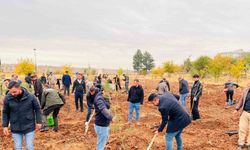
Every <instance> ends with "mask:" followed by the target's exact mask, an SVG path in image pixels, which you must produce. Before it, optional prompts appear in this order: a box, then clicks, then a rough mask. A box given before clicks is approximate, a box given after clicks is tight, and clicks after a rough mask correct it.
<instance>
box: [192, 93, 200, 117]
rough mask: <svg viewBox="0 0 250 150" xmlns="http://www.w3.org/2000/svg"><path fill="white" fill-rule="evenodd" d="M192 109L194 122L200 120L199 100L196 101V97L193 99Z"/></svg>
mask: <svg viewBox="0 0 250 150" xmlns="http://www.w3.org/2000/svg"><path fill="white" fill-rule="evenodd" d="M191 109H192V110H191V111H192V117H193V120H197V119H200V118H201V117H200V113H199V98H197V100H196V101H194V97H191Z"/></svg>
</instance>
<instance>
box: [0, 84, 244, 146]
mask: <svg viewBox="0 0 250 150" xmlns="http://www.w3.org/2000/svg"><path fill="white" fill-rule="evenodd" d="M144 83H146V85H145V86H144V87H145V91H146V92H145V93H146V94H145V100H146V97H147V96H148V94H149V92H151V91H152V89H154V87H155V85H156V83H155V82H153V81H151V80H147V81H146V82H144ZM171 85H172V86H173V88H172V89H173V90H174V91H175V92H176V91H177V89H178V88H177V86H178V83H172V84H171ZM222 88H223V86H215V85H205V86H204V91H205V92H204V94H203V97H202V99H201V105H200V106H201V107H200V111H201V116H202V120H201V121H200V122H195V123H192V124H191V125H190V126H189V127H188V128H187V129H185V131H184V134H183V139H184V150H234V149H235V148H236V144H237V136H232V137H229V136H228V135H225V134H224V132H225V131H226V130H236V129H238V119H237V118H236V119H235V117H233V115H232V111H233V108H229V109H227V110H226V109H224V104H225V102H224V101H225V95H224V93H223V92H222ZM236 93H237V94H236V96H235V98H236V99H239V97H240V96H239V94H240V93H241V90H237V92H236ZM126 100H127V96H126V95H125V94H118V96H117V98H115V97H114V98H113V100H112V106H111V107H112V110H111V111H112V112H114V113H115V114H116V116H115V119H114V121H113V122H112V124H111V134H110V138H109V143H108V144H107V149H108V150H142V149H146V147H147V145H148V143H149V142H150V139H151V138H152V137H153V136H154V134H153V133H152V131H151V129H150V128H151V127H152V126H154V125H157V124H159V123H160V121H161V117H160V115H159V112H158V110H157V109H156V108H155V107H153V106H151V105H148V104H147V103H145V104H144V105H143V106H142V109H141V122H142V125H140V126H136V125H134V124H132V125H130V126H129V125H125V123H126V122H127V113H128V103H127V101H126ZM188 106H189V105H188ZM74 110H75V109H74V100H73V96H71V97H70V99H68V100H67V104H66V106H65V107H63V108H62V110H61V113H60V114H59V127H60V131H59V132H58V133H54V132H53V131H49V132H46V133H39V132H37V133H36V139H35V148H36V150H78V149H81V150H94V149H95V143H96V136H95V132H94V129H93V121H92V122H91V125H90V128H89V132H88V135H87V136H86V137H84V123H85V115H86V109H85V110H84V113H79V112H75V111H74ZM12 146H13V144H12V139H11V138H10V137H4V136H3V133H2V129H1V130H0V147H1V148H2V149H4V150H8V149H12ZM152 149H154V150H163V149H165V138H164V134H162V135H160V136H158V137H157V138H156V141H155V143H154V145H153V147H152Z"/></svg>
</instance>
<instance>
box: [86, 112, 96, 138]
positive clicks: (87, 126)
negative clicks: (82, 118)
mask: <svg viewBox="0 0 250 150" xmlns="http://www.w3.org/2000/svg"><path fill="white" fill-rule="evenodd" d="M94 115H95V112H93V114H92V115H91V116H90V118H89V121H88V122H87V124H86V126H85V132H84V135H87V133H88V130H89V123H90V121H91V119H92V118H93V116H94Z"/></svg>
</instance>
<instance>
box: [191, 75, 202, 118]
mask: <svg viewBox="0 0 250 150" xmlns="http://www.w3.org/2000/svg"><path fill="white" fill-rule="evenodd" d="M193 78H194V84H193V86H192V89H191V102H190V105H191V111H192V119H193V120H199V119H200V118H201V117H200V113H199V101H200V97H201V96H202V88H203V87H202V84H201V82H200V76H199V75H198V74H195V75H194V76H193Z"/></svg>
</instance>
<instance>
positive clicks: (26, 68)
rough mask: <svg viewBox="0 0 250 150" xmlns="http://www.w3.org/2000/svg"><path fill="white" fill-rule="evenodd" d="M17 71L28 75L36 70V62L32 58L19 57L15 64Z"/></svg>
mask: <svg viewBox="0 0 250 150" xmlns="http://www.w3.org/2000/svg"><path fill="white" fill-rule="evenodd" d="M14 72H15V73H17V74H20V75H28V74H29V73H33V72H35V64H34V63H33V61H32V59H29V58H26V59H19V60H18V63H17V64H16V66H15V70H14Z"/></svg>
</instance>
